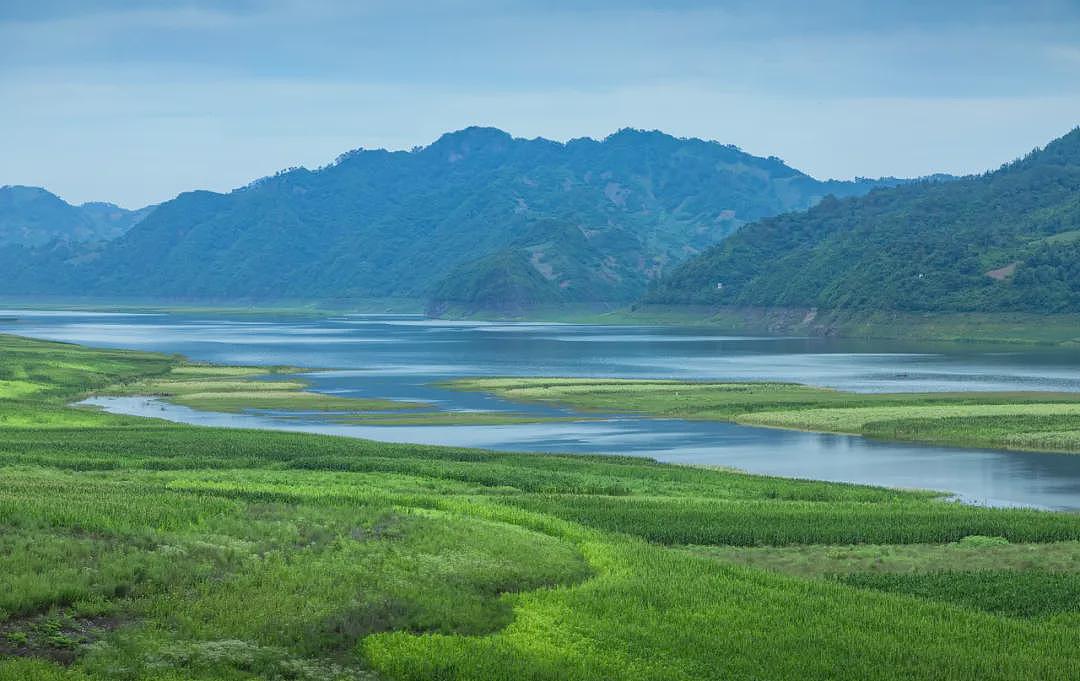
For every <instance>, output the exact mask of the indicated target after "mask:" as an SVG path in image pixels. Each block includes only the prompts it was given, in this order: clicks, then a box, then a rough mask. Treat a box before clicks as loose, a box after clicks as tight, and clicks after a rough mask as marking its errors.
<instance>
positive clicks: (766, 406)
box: [448, 378, 1080, 454]
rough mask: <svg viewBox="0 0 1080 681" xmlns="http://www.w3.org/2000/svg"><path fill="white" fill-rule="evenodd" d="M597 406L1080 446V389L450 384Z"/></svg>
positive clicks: (982, 442)
mask: <svg viewBox="0 0 1080 681" xmlns="http://www.w3.org/2000/svg"><path fill="white" fill-rule="evenodd" d="M448 385H449V386H451V387H454V388H457V389H459V390H477V391H485V392H491V393H494V394H497V395H499V396H501V397H504V398H507V399H511V400H518V401H523V402H547V403H555V404H563V405H569V406H572V407H575V408H577V409H581V410H584V411H593V412H608V413H617V412H638V413H642V414H648V415H652V416H658V417H669V418H687V419H711V420H720V421H733V422H736V423H744V424H747V425H755V426H769V427H774V428H793V429H798V430H812V431H818V432H828V433H847V434H854V435H865V436H867V437H874V438H879V439H888V440H904V441H912V442H926V443H937V444H947V445H956V446H968V447H990V448H998V449H1014V450H1034V451H1047V452H1062V453H1070V454H1077V453H1080V394H1077V393H1052V392H1005V393H1001V392H998V393H995V392H970V393H877V394H863V393H849V392H842V391H837V390H828V389H824V388H814V387H810V386H805V385H798V384H791V383H705V382H680V381H643V380H623V379H581V378H565V379H563V378H477V379H463V380H458V381H453V382H452V383H449V384H448Z"/></svg>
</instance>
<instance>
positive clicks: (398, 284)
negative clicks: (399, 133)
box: [0, 127, 905, 311]
mask: <svg viewBox="0 0 1080 681" xmlns="http://www.w3.org/2000/svg"><path fill="white" fill-rule="evenodd" d="M903 182H905V181H904V180H897V179H894V178H886V179H881V180H867V179H857V180H854V181H836V180H830V181H819V180H816V179H814V178H812V177H810V176H808V175H806V174H805V173H802V172H800V171H798V170H795V169H793V168H791V167H789V166H788V165H786V164H785V163H783V162H782V161H781V160H780V159H778V158H775V157H769V158H761V157H757V156H753V155H751V154H748V153H746V152H743V151H741V150H740V149H738V148H737V147H734V146H731V145H724V144H719V143H717V142H710V141H704V140H700V139H684V138H676V137H672V136H670V135H666V134H663V133H661V132H657V131H651V132H650V131H641V130H632V129H626V130H621V131H619V132H617V133H615V134H612V135H610V136H608V137H606V138H604V139H602V140H594V139H589V138H582V139H575V140H571V141H569V142H566V143H560V142H553V141H550V140H545V139H520V138H514V137H512V136H511V135H509V134H507V133H505V132H503V131H501V130H497V129H494V128H477V127H473V128H467V129H464V130H460V131H457V132H453V133H448V134H445V135H443V136H442V137H440V138H439V139H438V140H437V141H435V142H434V143H432V144H430V145H428V146H426V147H420V148H416V149H414V150H412V151H394V152H391V151H386V150H357V151H353V152H350V153H347V154H344V155H342V156H341V157H339V158H338V159H337V160H336V161H335V162H334V163H332V164H330V165H328V166H326V167H322V168H318V169H315V170H309V169H306V168H294V169H289V170H287V171H283V172H280V173H278V174H276V175H273V176H270V177H266V178H263V179H261V180H258V181H256V182H253V183H251V184H250V185H248V186H246V187H242V188H240V189H237V190H234V191H232V192H229V193H215V192H209V191H193V192H187V193H184V194H181V195H179V196H178V197H176V198H175V199H173V200H171V201H166V202H164V203H162V204H160V205H158V206H157V207H155V208H154V209H153V210H152V211H149V212H148V213H147V214H144V215H140V216H139V219H137V220H134V219H132V223H133V224H132V226H131V227H130V229H127V231H124V233H123V234H122V235H119V236H117V237H116V238H114V239H112V240H111V241H108V242H107V243H101V242H100V241H95V242H94V243H89V244H87V243H77V242H78V241H84V240H86V239H83V238H81V236H80V238H79V239H75V238H62V237H64V235H65V234H68V233H78V234H79V235H82V234H84V233H88V234H89V232H86V229H88V228H85V227H77V228H72V227H68V226H65V225H70V224H76V223H75V222H73V221H72V219H71V217H70V216H71V215H75V214H76V213H73V212H72V211H76V212H77V213H78V214H81V215H83V216H84V218H85V219H83V222H85V223H86V224H87V225H91V224H105V225H106V226H108V225H112V227H113V228H115V230H116V231H117V232H119V231H122V228H123V220H118V221H114V222H112V223H109V222H107V221H106V222H105V223H101V222H100V221H99V222H97V223H95V222H93V219H92V217H91V214H93V211H94V209H92V208H89V207H87V206H82V207H79V208H75V207H72V206H67V208H68V209H70V210H66V211H65V210H61V209H62V208H63V206H66V205H67V204H63V202H60V204H62V205H61V206H59V207H56V211H57V213H56V214H57V217H56V218H55V219H47V218H45V217H42V218H35V219H34V220H24V223H23V224H34V225H39V227H38V228H37V230H36V231H34V232H33V233H34V235H35V236H34V237H33V238H29V237H25V236H20V237H19V238H17V239H5V241H7V246H6V247H4V248H0V267H3V268H4V269H5V270H6V272H7V273H8V275H7V276H6V277H5V278H4V281H2V282H0V293H5V294H18V295H30V294H33V295H43V294H45V295H76V294H77V295H91V296H100V297H133V296H139V297H155V298H161V299H215V300H238V299H247V300H282V299H326V298H335V299H350V298H373V297H411V298H423V299H428V300H430V301H431V307H432V309H433V310H435V311H439V310H441V309H444V308H446V307H447V306H463V307H466V308H485V309H496V310H507V309H518V308H522V307H527V306H530V305H536V304H558V303H567V302H596V301H606V302H628V301H632V300H635V299H637V298H638V297H640V296H641V295H642V294H643V293H644V292H645V291H646V289H647V287H648V286H649V284H650V282H652V281H654V280H656V279H657V278H658V277H660V276H662V275H663V274H664V273H666V272H668V271H670V270H671V269H672V268H673V267H674V266H675V265H676V264H678V263H679V262H681V261H683V260H685V259H687V258H689V257H692V256H694V255H696V254H698V253H699V252H701V251H702V250H704V249H707V248H709V247H710V246H712V245H714V244H716V243H718V242H720V241H722V240H723V239H725V238H726V237H728V236H730V235H731V234H732V233H734V232H735V231H736V230H737V229H739V228H740V227H741V226H742V225H744V224H747V223H750V222H753V221H756V220H760V219H762V218H766V217H769V216H773V215H777V214H780V213H786V212H790V211H799V210H803V209H806V208H808V207H810V206H813V205H815V204H816V203H818V202H819V201H821V200H822V199H823V198H824V197H826V196H830V195H831V196H837V197H848V196H858V195H862V194H865V193H866V192H868V191H870V190H871V189H874V188H876V187H882V186H893V185H898V184H902V183H903ZM20 191H22V190H20ZM36 191H38V192H42V193H43V194H42V198H41V199H40V200H41V201H42V202H43V203H44V202H46V199H47V196H51V195H48V194H47V192H43V190H36ZM45 195H47V196H45ZM54 198H55V197H54ZM57 201H59V199H57ZM24 203H25V202H24ZM117 210H118V211H119V209H117ZM42 215H45V214H44V213H42ZM117 215H120V214H119V213H117ZM132 215H134V214H132ZM83 222H80V223H78V224H83ZM3 224H4V225H5V226H6V225H7V224H8V223H3ZM20 230H21V231H20ZM80 230H81V231H80ZM10 231H11V233H15V232H18V233H19V234H29V233H30V231H28V230H27V229H26V228H21V227H20V228H18V229H12V230H10ZM92 234H96V235H101V236H103V237H104V236H107V235H108V231H107V230H104V231H102V230H99V231H98V232H92ZM49 237H61V238H49ZM12 242H17V243H12Z"/></svg>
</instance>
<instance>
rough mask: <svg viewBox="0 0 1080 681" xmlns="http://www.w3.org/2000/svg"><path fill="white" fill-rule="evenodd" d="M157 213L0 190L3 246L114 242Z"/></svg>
mask: <svg viewBox="0 0 1080 681" xmlns="http://www.w3.org/2000/svg"><path fill="white" fill-rule="evenodd" d="M152 210H153V207H152V206H151V207H147V208H143V209H140V210H137V211H132V210H126V209H124V208H120V207H119V206H115V205H113V204H111V203H84V204H82V205H81V206H73V205H71V204H69V203H67V202H66V201H64V200H63V199H61V198H60V197H59V196H56V195H55V194H52V193H50V192H48V191H46V190H44V189H41V188H40V187H23V186H19V185H14V186H11V185H8V186H3V187H0V245H12V244H18V245H22V246H43V245H45V244H47V243H49V242H51V241H54V240H57V239H59V240H61V241H75V242H85V241H101V240H108V239H114V238H116V237H118V236H120V235H121V234H123V233H124V232H126V231H127V230H128V229H130V228H131V227H132V226H134V225H135V224H136V223H138V222H139V221H140V220H142V219H143V218H144V217H146V215H148V214H149V213H150V211H152Z"/></svg>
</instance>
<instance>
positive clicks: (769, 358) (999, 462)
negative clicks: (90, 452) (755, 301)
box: [0, 310, 1080, 509]
mask: <svg viewBox="0 0 1080 681" xmlns="http://www.w3.org/2000/svg"><path fill="white" fill-rule="evenodd" d="M0 331H4V332H10V333H18V334H21V335H26V336H33V337H36V338H48V339H53V340H63V341H69V342H77V343H83V344H86V345H91V346H99V347H121V348H132V349H140V350H154V351H159V352H167V353H182V354H184V355H187V356H188V357H191V358H193V359H197V360H206V361H213V362H220V363H229V364H257V365H269V364H289V365H296V366H303V367H311V368H315V369H326V370H325V371H323V370H320V371H313V372H312V373H310V374H308V375H307V378H308V379H309V380H310V381H311V382H312V388H313V389H314V390H318V391H322V392H328V393H334V394H340V395H347V396H356V397H380V398H390V399H401V400H424V401H430V402H433V403H437V404H438V405H439V406H440V407H442V408H444V409H453V410H478V409H482V410H503V411H513V412H522V411H527V412H530V413H536V414H538V415H559V416H567V415H573V412H570V411H568V410H563V409H557V408H553V407H548V406H543V405H540V406H537V405H520V404H515V403H509V402H506V401H504V400H501V399H498V398H495V397H491V396H488V395H482V394H473V393H461V392H456V391H451V390H445V389H442V388H440V387H438V386H437V385H435V384H436V383H437V382H439V381H444V380H449V379H453V378H460V377H466V376H477V375H496V376H498V375H519V376H545V375H546V376H586V377H628V378H681V379H694V380H704V379H708V380H783V381H796V382H800V383H808V384H812V385H819V386H827V387H834V388H839V389H844V390H854V391H864V392H874V391H944V390H1066V391H1080V350H1076V349H1051V348H1028V347H1022V346H1001V345H997V346H993V345H986V346H983V345H975V344H925V343H923V344H920V343H896V342H885V341H859V340H839V339H828V338H780V337H777V338H773V337H760V336H758V337H740V336H730V335H725V334H722V333H719V332H717V331H715V330H712V329H709V328H691V327H679V326H595V325H575V324H538V323H498V322H455V321H439V320H428V319H424V318H422V317H417V316H402V315H347V316H334V317H313V316H286V315H234V316H227V315H205V314H203V315H200V314H179V313H167V314H166V313H163V314H118V313H94V312H53V311H49V312H45V311H34V312H27V311H22V310H7V311H0ZM95 402H96V403H97V404H100V405H101V406H103V407H104V408H106V409H108V410H110V411H116V412H121V413H131V414H144V415H148V416H154V417H158V418H168V419H172V420H176V421H182V422H187V423H196V424H205V425H219V426H226V427H263V428H276V429H287V430H296V431H304V432H318V433H330V434H337V435H346V436H352V437H362V438H371V439H377V440H385V441H394V442H414V443H424V444H447V445H457V446H470V447H484V448H490V449H501V450H512V451H529V452H539V451H550V452H564V453H615V454H628V455H639V456H649V457H652V458H655V459H658V460H661V461H669V462H675V463H684V464H708V465H718V466H729V467H734V468H739V469H742V470H746V471H750V472H755V473H765V474H770V475H781V476H787V477H802V478H814V479H819V480H832V481H839V482H857V483H867V484H875V485H886V486H892V487H905V488H925V489H937V490H943V491H949V492H951V493H953V494H955V495H956V496H957V497H958V498H961V499H963V500H965V501H968V502H971V503H981V504H993V505H1002V506H1012V505H1020V506H1036V507H1044V508H1057V509H1080V456H1071V455H1062V454H1039V453H1018V452H1000V451H988V450H974V449H961V448H949V447H939V446H922V445H911V444H899V443H884V442H875V441H871V440H865V439H863V438H860V437H854V436H844V435H823V434H814V433H802V432H795V431H785V430H775V429H764V428H752V427H747V426H739V425H734V424H727V423H714V422H701V421H683V420H678V419H649V418H641V417H635V416H628V415H612V416H610V417H604V418H601V419H599V420H581V421H559V422H548V423H535V424H520V425H500V426H364V425H342V424H335V423H330V422H327V421H324V420H320V419H319V418H318V417H317V416H305V417H304V418H302V419H283V418H278V417H277V416H275V415H273V414H215V413H206V412H198V411H194V410H191V409H188V408H185V407H180V406H175V405H167V404H164V403H160V402H158V401H156V400H150V399H147V398H137V397H136V398H97V399H96V400H95ZM590 418H595V417H594V416H592V415H590Z"/></svg>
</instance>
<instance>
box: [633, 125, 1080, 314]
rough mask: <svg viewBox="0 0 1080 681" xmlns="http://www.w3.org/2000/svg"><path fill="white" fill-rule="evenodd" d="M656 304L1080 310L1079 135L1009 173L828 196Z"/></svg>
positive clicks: (743, 243)
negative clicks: (842, 196) (853, 195)
mask: <svg viewBox="0 0 1080 681" xmlns="http://www.w3.org/2000/svg"><path fill="white" fill-rule="evenodd" d="M647 301H648V302H651V303H663V304H686V303H694V304H707V305H716V306H732V307H766V308H825V309H831V310H840V309H842V310H905V311H989V312H992V311H1037V312H1075V311H1080V128H1076V129H1074V130H1072V131H1071V132H1070V133H1068V134H1066V135H1065V136H1063V137H1061V138H1059V139H1056V140H1054V141H1052V142H1051V143H1049V144H1047V145H1046V147H1045V148H1042V149H1037V150H1035V151H1033V152H1032V153H1031V154H1029V155H1027V156H1026V157H1024V158H1022V159H1019V160H1017V161H1014V162H1012V163H1009V164H1006V165H1004V166H1002V167H1001V168H1000V169H998V170H996V171H994V172H989V173H985V174H982V175H974V176H970V177H966V178H962V179H958V180H954V181H950V182H936V181H922V182H916V183H912V184H907V185H904V186H897V187H892V188H883V189H875V190H874V191H872V192H870V193H869V194H867V195H866V196H862V197H856V198H848V199H840V198H828V199H826V200H823V201H821V202H820V203H818V204H817V205H816V206H814V207H813V208H811V209H810V210H808V211H804V212H793V213H787V214H784V215H779V216H776V217H772V218H767V219H764V220H761V221H758V222H756V223H755V224H752V225H747V226H746V227H744V228H742V229H741V230H739V232H738V233H736V234H734V235H733V236H732V237H731V238H729V239H727V240H725V241H724V242H722V243H720V244H718V245H716V246H713V247H712V248H710V249H708V250H707V251H706V252H704V253H702V254H701V255H699V256H696V257H694V258H691V259H688V260H687V261H686V262H685V263H683V264H682V265H680V266H679V267H677V268H674V269H673V271H672V272H671V273H670V274H669V275H668V276H666V277H665V278H664V279H663V280H662V281H659V282H657V283H656V284H654V286H653V288H652V290H651V291H650V292H649V294H648V296H647Z"/></svg>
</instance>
